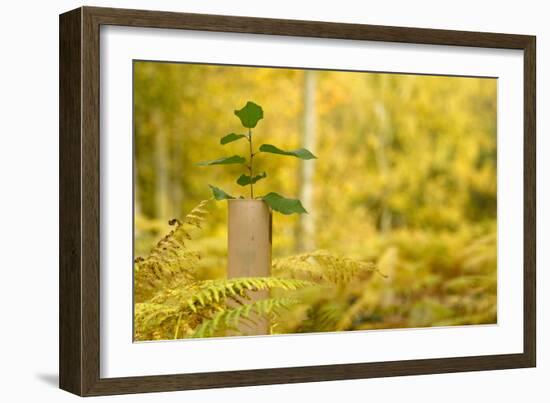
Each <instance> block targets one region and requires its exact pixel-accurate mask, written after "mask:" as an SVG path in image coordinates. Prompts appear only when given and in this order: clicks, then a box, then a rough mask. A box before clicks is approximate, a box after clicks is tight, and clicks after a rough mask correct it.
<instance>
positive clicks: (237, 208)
mask: <svg viewBox="0 0 550 403" xmlns="http://www.w3.org/2000/svg"><path fill="white" fill-rule="evenodd" d="M228 206H229V213H228V225H227V227H228V236H227V242H228V244H227V277H228V278H236V277H269V276H270V275H271V219H272V218H271V210H270V208H269V206H268V205H267V203H266V202H265V201H263V200H251V199H232V200H228ZM250 296H251V297H252V301H256V300H259V299H265V298H268V297H269V293H268V292H267V291H257V292H255V293H253V294H251V295H250ZM253 319H254V321H255V322H256V324H255V325H252V324H248V323H247V324H243V325H242V326H241V328H240V329H239V330H240V331H241V332H242V333H244V334H246V335H262V334H268V333H269V332H268V326H269V324H268V322H267V321H266V320H259V319H258V318H257V317H254V318H253Z"/></svg>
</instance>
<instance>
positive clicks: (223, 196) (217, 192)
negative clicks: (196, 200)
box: [208, 185, 234, 200]
mask: <svg viewBox="0 0 550 403" xmlns="http://www.w3.org/2000/svg"><path fill="white" fill-rule="evenodd" d="M208 186H210V189H212V194H213V195H214V199H216V200H227V199H234V197H233V196H231V195H229V194H227V193H225V192H224V191H223V190H221V189H220V188H217V187H216V186H212V185H208Z"/></svg>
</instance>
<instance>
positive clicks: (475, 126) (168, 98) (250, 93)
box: [134, 61, 497, 338]
mask: <svg viewBox="0 0 550 403" xmlns="http://www.w3.org/2000/svg"><path fill="white" fill-rule="evenodd" d="M496 91H497V82H496V80H495V79H489V78H466V77H443V76H421V75H405V74H381V73H366V72H342V71H312V70H298V69H282V68H253V67H237V66H214V65H198V64H175V63H160V62H145V61H139V62H135V63H134V127H135V133H134V136H135V139H134V141H135V164H134V167H135V170H134V175H135V178H134V180H135V255H136V256H144V255H147V253H148V252H149V251H150V250H151V248H152V247H153V246H154V245H155V244H156V242H157V241H158V240H159V239H160V238H162V236H163V235H165V234H166V233H168V232H169V231H170V227H169V226H168V221H169V220H170V219H171V218H174V217H179V218H181V217H184V216H185V214H187V213H188V212H189V211H190V210H191V209H193V208H194V207H195V206H196V205H197V204H198V203H199V202H200V201H201V200H205V199H208V198H210V197H211V192H210V189H209V188H208V184H215V185H216V186H220V187H222V188H223V189H224V190H225V191H227V192H228V193H230V194H233V195H240V194H243V195H245V196H246V194H245V192H246V190H245V189H244V188H241V187H240V186H238V185H237V184H236V183H235V182H234V178H235V177H237V176H238V174H239V173H240V169H241V168H240V167H239V166H235V165H229V166H220V167H210V168H207V169H204V168H200V167H197V166H196V165H195V164H196V163H197V162H198V161H203V160H211V159H215V158H218V157H220V156H221V155H233V154H243V153H244V149H243V147H245V145H244V143H241V142H235V143H232V144H228V145H226V146H223V147H226V149H225V150H223V149H221V148H220V147H221V146H220V145H219V139H220V138H221V137H222V136H224V135H226V134H228V133H230V132H237V133H238V132H239V130H240V123H239V120H238V118H237V117H236V116H234V115H233V110H235V109H239V108H241V107H242V106H243V105H244V104H245V103H246V102H247V101H249V100H250V101H254V102H256V103H258V104H260V105H261V106H262V107H263V110H264V119H263V120H261V121H260V122H259V124H258V126H257V127H256V129H255V131H254V136H255V139H256V140H255V141H256V143H257V144H261V143H263V142H266V143H271V144H276V145H277V146H279V147H281V148H283V149H296V148H300V147H304V148H308V149H309V150H311V151H312V152H313V153H314V154H315V155H316V156H317V157H318V160H315V162H313V161H308V162H307V163H303V162H300V161H299V160H297V159H294V158H289V157H281V158H278V157H276V156H275V157H274V156H270V155H268V154H264V155H262V154H259V155H258V156H257V158H255V159H254V161H255V165H256V170H257V171H258V172H260V171H263V170H265V171H267V172H268V175H269V177H268V178H267V180H264V181H260V182H258V183H257V184H256V185H255V187H256V189H257V190H256V192H257V194H265V193H268V192H270V191H275V192H278V193H281V194H283V195H285V196H287V197H291V198H300V199H301V201H302V203H303V204H304V207H305V208H306V209H307V210H308V211H309V214H308V215H303V216H298V215H292V216H283V215H281V214H277V213H276V214H274V217H273V221H274V222H273V257H274V259H275V262H277V260H276V259H285V258H288V257H289V256H293V255H297V254H304V253H312V252H314V251H319V250H322V251H327V252H329V253H331V254H335V255H338V256H343V257H346V258H350V259H354V260H356V261H361V262H372V263H373V264H374V265H375V267H376V269H377V270H378V271H379V272H380V273H381V274H383V275H378V274H374V275H371V276H368V278H366V279H364V281H363V280H361V281H359V280H358V281H351V282H349V283H347V284H346V285H345V286H338V287H335V288H334V289H332V291H330V292H326V291H325V292H324V298H325V299H319V298H318V299H317V300H316V302H315V304H313V305H312V304H310V305H308V306H307V308H303V309H302V310H300V309H295V310H294V311H292V312H291V313H287V314H286V318H287V319H286V322H285V323H281V324H280V325H279V330H278V331H279V332H297V331H320V330H334V329H336V330H353V329H377V328H395V327H421V326H440V325H461V324H481V323H495V322H496V301H497V295H496V289H497V287H496V281H497V280H496V278H497V277H496V274H497V267H496V212H497V199H496V197H497V196H496V195H497V193H496V191H497V184H496V159H497V149H496V130H497V128H496V122H497V119H496V110H497V109H496V107H497V105H496V99H497V98H496ZM226 208H227V206H226V203H225V202H217V203H210V206H209V216H208V218H207V220H206V222H205V223H204V226H203V228H202V232H201V235H200V237H198V238H197V239H196V240H195V241H194V247H195V248H196V249H197V250H199V251H200V252H201V256H202V258H201V260H200V263H198V265H199V269H198V271H197V273H198V277H199V278H201V279H220V278H224V277H225V263H226V258H225V256H226V243H227V240H226V231H227V226H226V213H227V212H226ZM342 287H343V288H342ZM344 288H345V290H344ZM136 302H140V301H139V300H138V301H136ZM329 305H330V307H329ZM326 307H329V308H330V309H329V310H327V312H328V311H330V314H329V313H327V312H325V313H324V315H325V316H327V315H328V316H330V315H332V316H334V318H332V319H330V318H325V319H327V321H328V322H330V321H331V320H332V323H333V325H334V323H336V322H338V326H328V327H327V326H325V325H326V323H328V322H326V323H325V324H324V325H319V324H317V325H315V326H313V327H311V326H310V327H309V328H308V324H307V323H305V322H304V320H305V319H307V318H308V317H311V312H312V309H313V310H317V311H322V310H323V309H324V308H326ZM308 312H309V313H308ZM308 315H309V316H308ZM344 317H345V319H344ZM306 322H307V321H306ZM298 323H299V324H298ZM157 336H158V335H157ZM144 338H155V336H154V335H151V334H150V335H149V336H147V337H145V336H144ZM157 338H158V337H157Z"/></svg>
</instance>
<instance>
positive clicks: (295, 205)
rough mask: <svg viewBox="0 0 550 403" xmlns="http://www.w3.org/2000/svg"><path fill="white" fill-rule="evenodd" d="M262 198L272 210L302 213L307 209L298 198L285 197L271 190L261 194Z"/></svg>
mask: <svg viewBox="0 0 550 403" xmlns="http://www.w3.org/2000/svg"><path fill="white" fill-rule="evenodd" d="M262 199H263V200H264V201H265V202H266V203H267V204H268V205H269V207H271V208H272V209H273V210H275V211H278V212H279V213H282V214H294V213H297V214H302V213H306V214H307V211H306V209H305V208H304V206H302V203H301V202H300V200H298V199H287V198H286V197H284V196H281V195H280V194H278V193H275V192H271V193H268V194H266V195H265V196H262Z"/></svg>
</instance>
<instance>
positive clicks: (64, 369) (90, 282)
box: [59, 7, 536, 396]
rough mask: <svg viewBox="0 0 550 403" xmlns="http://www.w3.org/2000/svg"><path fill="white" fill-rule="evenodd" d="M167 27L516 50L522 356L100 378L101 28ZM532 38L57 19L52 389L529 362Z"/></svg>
mask: <svg viewBox="0 0 550 403" xmlns="http://www.w3.org/2000/svg"><path fill="white" fill-rule="evenodd" d="M102 25H119V26H131V27H149V28H171V29H184V30H200V31H215V32H222V33H252V34H268V35H284V36H301V37H315V38H333V39H351V40H358V41H365V40H368V41H380V42H400V43H413V44H433V45H448V46H468V47H481V48H498V49H519V50H522V51H523V52H524V55H523V60H524V77H523V83H524V99H523V105H524V133H523V139H524V150H523V155H524V176H523V181H524V182H523V186H524V223H523V225H524V245H523V250H524V255H523V258H524V267H523V276H524V284H523V287H524V288H523V298H524V306H523V310H524V311H523V315H524V316H523V317H524V325H523V332H524V333H523V353H521V354H503V355H489V356H468V357H455V358H437V359H419V360H406V361H391V362H375V363H358V364H357V363H354V364H342V365H322V366H307V367H291V368H276V369H255V370H239V371H227V372H210V373H192V374H179V375H178V374H174V375H158V376H140V377H127V378H101V377H100V336H99V335H100V315H99V308H100V307H99V290H100V278H99V264H100V263H99V262H100V260H99V247H100V237H101V234H100V225H99V222H100V212H99V205H100V194H99V193H100V172H99V159H100V147H99V130H100V127H99V113H100V112H99V111H100V105H99V103H100V101H99V99H100V96H99V91H100V84H99V74H100V65H99V54H100V41H99V35H100V26H102ZM535 46H536V45H535V37H534V36H527V35H510V34H497V33H483V32H461V31H447V30H436V29H419V28H402V27H389V26H374V25H356V24H340V23H328V22H313V21H294V20H276V19H265V18H250V17H229V16H220V15H201V14H185V13H172V12H159V11H143V10H122V9H110V8H95V7H81V8H78V9H75V10H73V11H69V12H67V13H65V14H62V15H61V16H60V223H59V225H60V275H59V281H60V283H59V285H60V294H59V299H60V308H59V309H60V316H59V318H60V344H59V354H60V355H59V361H60V387H61V388H62V389H64V390H67V391H69V392H72V393H75V394H77V395H81V396H93V395H111V394H121V393H139V392H160V391H170V390H187V389H199V388H217V387H233V386H248V385H262V384H280V383H296V382H313V381H328V380H342V379H357V378H371V377H387V376H401V375H418V374H434V373H449V372H459V371H480V370H495V369H507V368H524V367H533V366H535V362H536V347H535V345H536V315H535V301H536V295H535V264H536V262H535V255H536V251H535V236H536V229H535V228H536V221H535V194H536V188H535V186H536V173H535V166H536V163H535V153H536V151H535V120H536V119H535V113H536V105H535V103H536V96H535V88H536V85H535V83H536V78H535V75H536V72H535V60H536V56H535V54H536V50H535Z"/></svg>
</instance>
